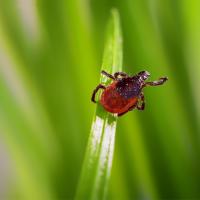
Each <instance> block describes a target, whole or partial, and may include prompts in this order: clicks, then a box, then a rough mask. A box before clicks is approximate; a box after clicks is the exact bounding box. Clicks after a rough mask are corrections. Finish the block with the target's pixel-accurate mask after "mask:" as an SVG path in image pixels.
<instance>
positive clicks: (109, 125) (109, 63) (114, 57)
mask: <svg viewBox="0 0 200 200" xmlns="http://www.w3.org/2000/svg"><path fill="white" fill-rule="evenodd" d="M107 34H108V35H107V40H106V44H105V50H104V57H103V63H102V70H105V71H106V72H108V73H114V72H116V71H122V36H121V29H120V21H119V15H118V12H117V11H116V10H112V17H111V19H110V21H109V23H108V33H107ZM100 82H101V83H103V84H105V85H107V84H109V82H110V80H109V79H108V78H107V77H105V76H102V75H101V78H100ZM116 125H117V117H116V116H114V115H111V114H109V113H107V112H106V111H105V110H104V109H103V108H102V106H101V105H100V104H99V103H97V107H96V112H95V115H94V119H93V123H92V128H91V133H90V136H89V141H88V146H87V150H86V155H85V160H84V164H83V168H82V174H81V177H80V181H79V186H78V190H77V194H76V199H105V197H106V192H107V188H108V182H109V178H110V173H111V167H112V160H113V152H114V142H115V132H116Z"/></svg>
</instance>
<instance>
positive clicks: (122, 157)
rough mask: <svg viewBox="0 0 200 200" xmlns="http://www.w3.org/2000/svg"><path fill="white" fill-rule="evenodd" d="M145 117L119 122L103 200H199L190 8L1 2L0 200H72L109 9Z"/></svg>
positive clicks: (194, 29) (183, 0) (197, 83)
mask: <svg viewBox="0 0 200 200" xmlns="http://www.w3.org/2000/svg"><path fill="white" fill-rule="evenodd" d="M113 7H115V8H117V9H118V11H119V14H120V16H121V25H122V32H123V38H124V71H125V72H127V73H129V74H134V73H136V72H138V71H140V70H144V69H145V70H148V71H149V72H150V73H151V75H152V76H151V80H154V79H157V78H158V77H160V76H168V77H169V81H168V82H167V83H166V84H165V85H163V86H160V87H156V88H147V89H145V96H146V110H145V111H144V112H141V111H137V110H135V111H133V112H129V113H128V114H127V115H125V116H123V117H121V118H120V119H119V120H118V128H117V134H116V141H115V142H116V143H115V144H116V145H115V153H114V162H113V168H112V175H111V180H110V183H109V190H108V198H107V199H113V200H114V199H123V200H125V199H200V159H199V158H200V124H199V119H200V103H199V102H200V92H199V89H200V79H199V77H200V38H199V36H200V23H199V22H200V12H199V10H200V1H198V0H190V1H188V0H165V1H163V0H123V1H122V0H59V1H54V0H0V198H1V199H20V200H21V199H24V200H27V199H28V200H29V199H30V200H36V199H37V200H39V199H41V200H44V199H48V200H50V199H73V198H74V195H75V192H76V188H77V184H78V180H79V176H80V172H81V166H82V163H83V158H84V153H85V149H86V145H87V139H88V136H89V132H90V126H91V121H92V116H93V113H94V109H95V105H94V104H92V103H91V102H90V96H91V92H92V90H93V89H94V87H95V86H96V85H97V84H98V82H99V72H100V67H101V60H102V53H103V46H104V38H105V27H106V24H107V20H108V18H109V16H110V10H111V8H113Z"/></svg>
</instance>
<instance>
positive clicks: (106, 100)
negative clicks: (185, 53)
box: [91, 71, 168, 116]
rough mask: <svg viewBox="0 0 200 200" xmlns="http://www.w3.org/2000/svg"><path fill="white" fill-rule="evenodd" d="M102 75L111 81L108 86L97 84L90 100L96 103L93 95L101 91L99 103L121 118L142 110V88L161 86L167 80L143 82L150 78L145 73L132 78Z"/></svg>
mask: <svg viewBox="0 0 200 200" xmlns="http://www.w3.org/2000/svg"><path fill="white" fill-rule="evenodd" d="M101 73H102V74H103V75H105V76H107V77H109V78H111V79H112V80H113V81H112V83H111V84H110V85H108V86H104V85H102V84H99V85H98V86H97V87H96V89H95V90H94V91H93V94H92V98H91V100H92V101H93V102H94V103H96V101H95V95H96V93H97V91H98V90H99V89H103V92H102V94H101V97H100V103H101V105H102V106H103V107H104V108H105V110H107V111H108V112H110V113H115V114H117V115H118V116H121V115H123V114H125V113H127V112H128V111H131V110H133V109H134V108H137V109H138V110H144V108H145V101H144V93H143V91H142V90H143V88H144V87H147V86H158V85H162V84H163V83H164V82H166V81H167V80H168V78H167V77H161V78H159V79H158V80H156V81H152V82H145V80H146V79H147V78H148V77H149V76H150V73H149V72H147V71H141V72H139V73H138V74H136V75H134V76H129V75H127V74H126V73H124V72H116V73H114V75H111V74H109V73H107V72H105V71H102V72H101Z"/></svg>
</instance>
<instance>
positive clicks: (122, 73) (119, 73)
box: [114, 72, 128, 79]
mask: <svg viewBox="0 0 200 200" xmlns="http://www.w3.org/2000/svg"><path fill="white" fill-rule="evenodd" d="M118 76H122V77H128V74H126V73H124V72H115V73H114V77H115V79H117V78H118Z"/></svg>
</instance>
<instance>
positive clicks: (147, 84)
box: [143, 77, 168, 87]
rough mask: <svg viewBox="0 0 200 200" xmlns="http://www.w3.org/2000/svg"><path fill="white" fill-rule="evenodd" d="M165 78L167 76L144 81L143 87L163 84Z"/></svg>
mask: <svg viewBox="0 0 200 200" xmlns="http://www.w3.org/2000/svg"><path fill="white" fill-rule="evenodd" d="M167 80H168V78H167V77H162V78H159V80H157V81H152V82H146V83H145V84H144V86H143V87H146V86H158V85H162V84H163V83H164V82H166V81H167Z"/></svg>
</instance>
